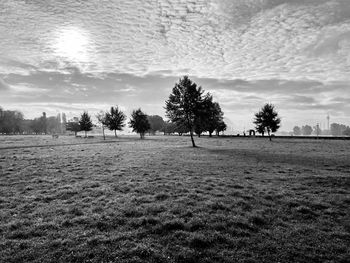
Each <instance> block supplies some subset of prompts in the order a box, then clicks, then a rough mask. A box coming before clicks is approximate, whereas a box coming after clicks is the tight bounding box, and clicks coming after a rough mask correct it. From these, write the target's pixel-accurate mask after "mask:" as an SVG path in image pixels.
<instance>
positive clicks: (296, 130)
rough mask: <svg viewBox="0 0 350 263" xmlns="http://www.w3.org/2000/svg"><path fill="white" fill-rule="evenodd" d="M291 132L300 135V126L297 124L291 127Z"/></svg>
mask: <svg viewBox="0 0 350 263" xmlns="http://www.w3.org/2000/svg"><path fill="white" fill-rule="evenodd" d="M293 134H294V135H297V136H298V135H301V129H300V127H299V126H295V127H294V128H293Z"/></svg>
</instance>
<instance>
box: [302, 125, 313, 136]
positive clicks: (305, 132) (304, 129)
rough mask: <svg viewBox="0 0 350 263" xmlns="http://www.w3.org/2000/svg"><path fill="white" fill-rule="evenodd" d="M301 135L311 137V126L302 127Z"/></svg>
mask: <svg viewBox="0 0 350 263" xmlns="http://www.w3.org/2000/svg"><path fill="white" fill-rule="evenodd" d="M301 133H302V134H303V135H311V133H312V127H311V126H310V125H305V126H302V127H301Z"/></svg>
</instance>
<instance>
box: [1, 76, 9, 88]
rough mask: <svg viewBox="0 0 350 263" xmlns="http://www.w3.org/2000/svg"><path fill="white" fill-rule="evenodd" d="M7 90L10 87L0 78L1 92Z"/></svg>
mask: <svg viewBox="0 0 350 263" xmlns="http://www.w3.org/2000/svg"><path fill="white" fill-rule="evenodd" d="M7 89H9V85H8V84H7V83H6V82H5V81H4V80H3V79H1V78H0V91H1V90H7Z"/></svg>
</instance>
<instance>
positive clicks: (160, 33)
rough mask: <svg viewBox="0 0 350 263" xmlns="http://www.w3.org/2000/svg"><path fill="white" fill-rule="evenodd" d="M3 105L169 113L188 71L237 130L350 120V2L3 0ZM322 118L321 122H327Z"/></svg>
mask: <svg viewBox="0 0 350 263" xmlns="http://www.w3.org/2000/svg"><path fill="white" fill-rule="evenodd" d="M0 36H1V41H0V106H2V107H3V108H5V109H18V110H21V111H22V112H23V113H24V114H25V117H27V118H32V117H36V116H39V115H40V114H41V112H43V111H46V112H47V114H48V115H56V114H57V113H59V112H66V113H67V115H68V116H69V117H73V116H74V115H78V114H79V113H80V112H81V111H83V110H88V111H89V112H90V113H92V114H94V113H95V112H97V111H99V110H105V109H108V108H109V107H110V106H111V105H119V106H121V107H122V108H123V109H124V110H125V111H126V113H127V114H130V112H131V111H132V109H134V108H138V107H141V108H142V109H144V111H146V113H148V114H159V115H161V116H164V101H165V100H166V99H167V98H168V96H169V94H170V92H171V89H172V88H173V86H174V83H175V82H176V81H177V80H178V79H179V77H181V76H182V75H184V74H187V75H189V76H190V78H192V79H193V80H195V81H196V82H197V83H198V84H199V85H201V86H202V87H203V88H204V89H205V90H206V91H209V92H211V93H212V94H213V95H214V98H215V99H216V100H217V101H218V102H219V103H220V105H221V106H222V109H223V110H224V112H225V116H226V117H227V121H228V122H229V125H230V126H232V127H234V128H235V129H238V130H242V129H243V127H245V128H249V127H251V126H252V124H251V122H252V119H253V114H254V112H256V111H257V110H259V108H260V107H261V106H262V105H263V104H264V103H266V102H270V103H273V104H275V106H276V108H277V110H278V111H279V113H280V115H281V117H282V123H283V127H282V130H286V131H288V130H291V129H292V127H293V126H294V125H302V124H305V123H309V124H312V125H315V124H316V123H317V122H320V123H321V127H323V126H324V125H325V123H326V116H327V114H330V116H331V122H342V123H345V124H348V125H349V124H350V0H196V1H194V0H84V1H83V0H60V1H57V0H1V1H0ZM322 125H323V126H322Z"/></svg>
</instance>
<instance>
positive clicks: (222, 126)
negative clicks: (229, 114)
mask: <svg viewBox="0 0 350 263" xmlns="http://www.w3.org/2000/svg"><path fill="white" fill-rule="evenodd" d="M226 129H227V125H226V123H225V122H224V121H223V120H222V121H220V122H219V123H218V124H217V127H216V129H215V131H216V135H217V136H219V135H220V132H223V131H226Z"/></svg>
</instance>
